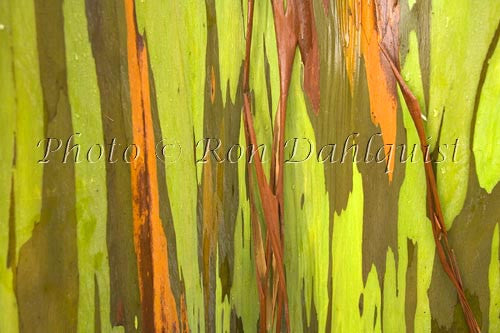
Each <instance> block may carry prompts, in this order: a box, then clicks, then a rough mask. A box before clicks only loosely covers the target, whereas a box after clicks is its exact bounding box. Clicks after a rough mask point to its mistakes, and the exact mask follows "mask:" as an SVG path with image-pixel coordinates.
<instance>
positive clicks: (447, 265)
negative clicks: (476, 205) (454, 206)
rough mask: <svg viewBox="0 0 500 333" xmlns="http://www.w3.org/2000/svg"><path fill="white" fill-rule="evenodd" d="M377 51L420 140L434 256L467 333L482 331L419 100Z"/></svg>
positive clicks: (389, 59)
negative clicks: (451, 236) (453, 243)
mask: <svg viewBox="0 0 500 333" xmlns="http://www.w3.org/2000/svg"><path fill="white" fill-rule="evenodd" d="M379 47H380V49H381V51H382V53H383V54H384V56H385V58H386V59H387V61H388V62H389V64H390V66H391V69H392V72H393V73H394V76H395V78H396V80H397V82H398V84H399V86H400V88H401V92H402V93H403V97H404V100H405V102H406V105H407V106H408V110H409V111H410V115H411V117H412V119H413V123H414V124H415V128H416V129H417V133H418V137H419V139H420V146H421V148H422V152H423V156H424V167H425V175H426V178H427V205H428V213H429V217H430V218H431V221H432V231H433V234H434V240H435V243H436V248H437V250H438V251H437V252H438V256H439V260H440V261H441V265H442V266H443V269H444V271H445V272H446V274H447V275H448V277H449V278H450V280H451V282H452V283H453V285H454V286H455V288H456V290H457V294H458V298H459V300H460V304H461V305H462V309H463V312H464V315H465V320H466V322H467V325H468V326H469V331H470V332H474V333H476V332H480V331H481V329H480V328H479V325H478V324H477V321H476V319H475V318H474V313H473V312H472V309H471V307H470V305H469V302H468V301H467V297H466V296H465V291H464V286H463V284H462V278H461V277H460V271H459V269H458V265H457V262H456V259H455V254H454V252H453V250H452V249H451V248H450V245H449V243H448V235H447V232H446V226H445V224H444V218H443V213H442V210H441V203H440V200H439V196H438V193H437V186H436V177H435V175H434V171H433V169H432V166H431V164H430V163H427V162H426V161H425V154H426V152H425V149H426V148H425V147H428V143H427V138H426V135H425V130H424V125H423V122H422V116H421V115H422V112H421V110H420V106H419V104H418V100H417V98H416V97H415V95H413V93H412V92H411V90H410V88H409V87H408V86H407V85H406V83H405V81H404V79H403V77H402V76H401V74H400V71H399V68H398V67H396V65H395V64H394V62H393V61H392V59H391V58H390V56H389V54H388V53H387V51H386V50H385V48H384V47H383V46H382V45H379Z"/></svg>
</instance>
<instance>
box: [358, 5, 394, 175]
mask: <svg viewBox="0 0 500 333" xmlns="http://www.w3.org/2000/svg"><path fill="white" fill-rule="evenodd" d="M398 24H399V5H398V2H397V0H374V1H362V2H361V28H362V30H361V52H362V53H363V58H364V60H365V67H366V79H367V81H368V90H369V95H370V110H371V117H372V121H373V123H374V124H375V125H377V126H380V130H381V132H382V139H383V141H384V145H385V147H384V150H385V155H386V159H387V158H388V156H390V151H391V146H388V145H395V144H396V127H397V117H396V112H397V108H398V104H397V96H396V81H395V80H394V77H393V76H392V74H391V68H390V65H389V63H388V62H387V60H386V59H385V58H384V57H382V52H381V51H380V49H379V42H380V43H381V44H382V45H384V47H385V48H386V49H387V50H388V51H389V53H390V54H391V56H393V58H394V59H399V35H398V34H399V29H398ZM387 166H388V171H389V172H388V176H389V181H392V175H393V171H394V159H392V158H391V159H390V160H389V161H388V164H387Z"/></svg>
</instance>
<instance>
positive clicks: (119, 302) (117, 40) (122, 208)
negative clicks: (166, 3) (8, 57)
mask: <svg viewBox="0 0 500 333" xmlns="http://www.w3.org/2000/svg"><path fill="white" fill-rule="evenodd" d="M86 16H87V22H88V33H89V39H90V44H91V48H92V53H93V56H94V59H95V64H96V71H97V83H98V86H99V92H100V95H101V96H105V98H101V119H102V124H103V133H104V138H103V139H104V142H105V152H106V156H109V154H110V149H111V146H110V145H109V144H110V143H111V142H112V140H113V139H116V143H117V148H115V155H116V151H120V149H119V148H122V149H123V148H124V147H123V145H126V144H128V143H130V142H131V138H132V133H131V128H130V126H131V125H130V120H129V119H130V106H129V102H128V101H129V98H130V97H129V93H128V81H127V80H128V79H127V74H126V73H127V50H126V34H125V21H124V16H125V14H124V9H123V4H122V2H121V1H117V2H114V1H110V0H105V1H99V0H86ZM118 144H120V145H121V146H118ZM119 155H120V154H119ZM106 188H107V191H106V193H107V201H108V208H107V247H108V255H109V266H110V281H111V283H110V290H111V311H110V312H111V318H110V320H111V324H112V325H113V326H124V328H125V332H135V327H134V324H135V323H134V322H135V317H136V316H137V317H138V322H139V325H140V323H141V322H142V319H141V312H140V305H139V292H138V290H139V287H138V280H137V262H136V261H135V260H131V258H135V253H134V243H133V222H132V194H131V190H130V189H131V183H130V165H129V164H127V163H123V162H122V160H121V156H118V162H116V163H106Z"/></svg>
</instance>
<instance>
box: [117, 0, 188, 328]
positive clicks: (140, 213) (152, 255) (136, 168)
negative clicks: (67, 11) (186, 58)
mask: <svg viewBox="0 0 500 333" xmlns="http://www.w3.org/2000/svg"><path fill="white" fill-rule="evenodd" d="M125 14H126V22H127V51H128V74H129V88H130V101H131V107H132V134H133V141H134V144H135V145H136V146H137V147H138V148H139V154H138V156H137V158H136V159H135V160H134V161H133V162H132V164H131V177H132V197H133V218H134V246H135V251H136V256H137V264H138V270H139V285H140V297H141V309H142V328H143V331H145V332H171V331H179V320H178V316H177V307H176V302H175V298H174V296H173V293H172V290H171V288H170V279H169V273H168V256H167V239H166V237H165V232H164V230H163V226H162V223H161V220H160V206H159V193H158V185H157V181H158V179H157V172H156V157H155V154H154V151H155V140H154V130H153V120H152V115H151V101H150V91H149V72H148V57H147V49H146V45H145V44H144V40H143V38H142V36H141V35H140V34H138V33H137V28H136V23H135V8H134V1H133V0H125Z"/></svg>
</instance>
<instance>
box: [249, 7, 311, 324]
mask: <svg viewBox="0 0 500 333" xmlns="http://www.w3.org/2000/svg"><path fill="white" fill-rule="evenodd" d="M272 6H273V14H274V24H275V29H276V40H277V47H278V64H279V72H280V99H279V106H278V112H277V114H276V120H275V123H274V132H273V133H274V136H273V148H272V162H271V179H270V182H269V183H268V181H267V179H266V177H265V174H264V169H263V167H262V161H261V160H260V156H259V155H258V154H257V155H256V158H255V171H256V176H257V185H258V189H259V194H260V199H261V202H262V209H263V213H264V222H265V224H266V231H267V235H266V236H267V237H266V254H265V258H264V254H263V251H264V246H263V242H262V235H261V233H260V227H259V224H258V223H259V221H258V220H257V216H256V209H255V202H254V196H253V193H252V189H251V187H250V188H249V193H250V195H249V196H250V201H251V207H252V209H251V215H252V229H253V238H254V245H255V246H254V249H255V251H256V265H257V269H256V271H257V283H258V288H259V300H260V310H261V311H260V312H261V318H260V320H261V322H260V330H261V331H263V330H265V329H266V327H267V329H269V328H270V327H271V326H272V323H273V322H274V323H275V325H276V330H277V331H280V330H281V318H282V315H283V312H284V315H285V322H286V325H287V330H288V331H289V330H290V321H289V316H288V297H287V291H286V284H285V267H284V262H283V251H284V233H283V219H284V202H283V166H284V140H285V119H286V103H287V98H288V89H289V86H290V80H291V74H292V67H293V62H294V59H295V51H296V48H297V46H298V47H299V50H300V54H301V57H302V62H303V64H304V70H305V75H304V90H305V92H306V94H307V96H308V97H309V100H310V102H311V104H312V106H313V109H314V111H315V112H316V113H317V112H318V110H319V103H320V95H319V48H318V42H317V33H316V27H315V25H314V12H313V6H312V2H311V1H310V0H290V1H288V3H287V9H286V10H285V8H284V4H283V1H282V0H272ZM253 7H254V2H253V0H249V1H248V22H247V34H246V56H245V63H244V74H243V97H244V101H243V102H244V105H243V116H244V126H245V137H246V141H247V143H248V144H250V145H251V146H252V147H258V145H257V139H256V135H255V130H254V127H253V121H252V115H251V103H250V89H249V85H248V80H249V71H250V49H251V40H252V25H253ZM247 175H248V177H249V179H251V171H249V170H247ZM262 266H265V269H264V267H262ZM272 273H274V274H272ZM271 274H272V276H271ZM269 315H271V317H272V318H273V321H272V322H270V318H269ZM266 319H267V320H266ZM264 323H267V324H266V325H264Z"/></svg>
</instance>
